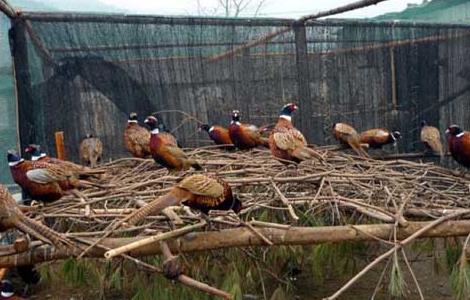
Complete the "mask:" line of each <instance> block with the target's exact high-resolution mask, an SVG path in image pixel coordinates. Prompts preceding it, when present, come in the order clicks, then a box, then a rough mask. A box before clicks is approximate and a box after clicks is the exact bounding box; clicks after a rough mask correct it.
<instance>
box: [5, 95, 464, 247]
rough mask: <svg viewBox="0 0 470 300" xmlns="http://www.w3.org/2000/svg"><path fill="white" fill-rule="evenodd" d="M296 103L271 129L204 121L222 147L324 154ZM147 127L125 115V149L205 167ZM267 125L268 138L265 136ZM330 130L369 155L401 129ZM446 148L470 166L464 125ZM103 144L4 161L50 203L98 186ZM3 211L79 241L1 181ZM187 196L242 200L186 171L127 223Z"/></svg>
mask: <svg viewBox="0 0 470 300" xmlns="http://www.w3.org/2000/svg"><path fill="white" fill-rule="evenodd" d="M297 109H298V107H297V106H296V105H295V104H292V103H289V104H286V105H285V106H284V107H283V108H282V110H281V113H280V116H279V119H278V121H277V124H276V125H275V126H274V127H273V128H268V127H264V128H258V127H256V126H254V125H251V124H246V123H241V121H240V112H239V111H237V110H234V111H233V112H232V121H231V123H230V125H229V127H228V128H224V127H222V126H216V125H207V124H203V125H200V126H199V129H200V130H205V131H207V133H208V134H209V137H210V138H211V139H212V140H213V141H214V142H215V143H216V144H218V145H224V146H223V147H225V148H226V149H233V148H237V149H240V150H247V149H252V148H255V147H257V146H264V147H268V148H269V149H270V150H271V153H272V155H273V156H274V157H275V158H276V159H278V160H279V161H281V162H283V163H289V164H290V163H300V162H301V161H303V160H308V159H316V160H320V161H322V160H323V157H322V156H321V155H320V154H319V153H318V152H317V151H315V150H314V149H312V148H309V147H308V145H307V141H306V139H305V137H304V136H303V134H302V133H301V132H300V131H299V130H297V129H296V128H295V127H294V126H293V125H292V122H291V119H292V114H293V113H294V112H295V111H296V110H297ZM145 124H147V126H148V127H149V128H150V130H148V129H147V128H145V127H143V126H140V125H139V124H138V120H137V114H136V113H131V114H129V119H128V124H127V127H126V129H125V132H124V144H125V146H126V148H127V150H128V151H129V152H130V153H131V154H132V155H133V156H134V157H139V158H147V157H152V158H153V159H154V160H155V162H157V163H158V164H160V165H162V166H164V167H166V168H167V169H168V170H169V171H170V172H174V171H180V170H187V169H189V168H191V167H192V168H194V169H195V170H202V168H201V166H200V165H199V164H198V162H197V161H196V160H194V159H191V158H190V157H188V156H187V154H186V153H185V152H184V151H183V150H182V149H181V148H180V147H179V146H178V143H177V140H176V138H175V137H174V136H173V135H172V134H171V133H169V132H165V131H163V130H161V126H160V123H159V122H158V119H157V118H156V117H155V116H149V117H147V118H146V119H145ZM268 132H269V137H265V136H264V135H265V134H266V133H268ZM332 133H333V135H334V137H335V138H336V139H337V140H338V141H340V142H341V143H342V144H344V145H346V146H347V147H350V148H352V149H353V150H354V151H355V152H356V153H357V154H358V155H359V156H361V157H368V154H367V152H366V150H365V149H364V148H363V147H364V145H365V144H367V145H368V147H369V148H381V147H382V146H383V145H386V144H395V142H396V141H397V140H398V139H399V138H400V132H398V131H394V132H391V131H389V130H386V129H382V128H379V129H370V130H367V131H365V132H363V133H361V134H359V133H357V131H356V130H355V129H354V128H353V127H351V126H350V125H348V124H345V123H336V124H334V125H333V126H332ZM446 137H447V143H448V146H449V151H450V153H451V154H452V156H453V158H454V159H455V160H456V161H457V162H459V163H460V164H462V165H464V166H466V167H470V132H464V131H462V130H461V129H460V128H459V127H458V126H456V125H452V126H450V127H449V128H448V129H447V130H446ZM421 141H422V142H423V143H424V144H425V145H426V146H427V147H428V148H430V149H431V150H432V151H434V152H435V153H437V154H439V155H440V156H441V157H442V156H443V155H444V152H445V151H444V148H443V146H442V143H441V140H440V134H439V130H438V129H437V128H435V127H432V126H428V125H427V124H426V123H424V122H423V124H422V129H421ZM102 149H103V146H102V144H101V142H100V141H99V139H97V138H94V137H91V136H87V138H86V139H85V140H84V141H82V143H81V145H80V156H81V158H82V160H83V161H86V162H88V163H89V164H90V165H91V168H90V167H86V166H82V165H78V164H75V163H72V162H69V161H64V160H60V159H56V158H52V157H49V156H47V155H46V154H44V153H41V150H40V147H39V146H38V145H30V146H28V148H27V149H25V152H27V153H30V154H31V159H30V160H26V159H24V158H21V156H20V155H18V154H17V152H16V151H12V150H10V151H8V157H7V158H8V163H9V166H10V171H11V175H12V177H13V179H14V181H15V182H16V183H17V184H18V185H20V186H21V187H22V189H23V191H24V192H25V193H26V194H28V195H29V196H30V197H31V198H32V199H34V200H39V201H44V202H52V201H56V200H58V199H60V198H62V197H63V196H64V195H66V194H69V193H77V195H78V196H79V192H78V191H77V188H79V187H85V186H98V187H99V186H100V185H99V183H98V181H95V179H98V180H99V178H100V175H101V174H102V173H103V171H102V170H99V169H93V167H95V166H96V164H97V161H98V160H99V158H100V156H101V152H102ZM0 200H1V201H0V203H1V204H0V205H2V206H3V207H1V209H0V211H1V218H0V220H1V221H0V229H1V230H3V231H4V230H7V229H10V228H17V229H19V230H21V231H23V232H25V233H28V234H30V235H32V236H34V237H36V238H37V239H39V240H41V241H44V242H45V243H48V244H52V245H54V246H56V247H59V248H63V247H68V248H69V247H72V248H75V247H77V246H76V245H75V244H74V243H72V242H70V241H69V240H68V239H67V238H65V237H64V236H63V235H62V234H60V233H57V232H55V231H53V230H52V229H50V228H48V227H46V226H44V225H43V224H41V223H39V222H37V221H34V220H33V219H31V218H29V217H27V216H25V215H24V214H23V212H22V210H21V209H20V207H19V206H17V205H16V202H15V200H14V199H13V198H12V196H11V195H10V194H9V192H8V190H7V189H6V187H5V186H3V185H0ZM179 203H184V204H185V205H187V206H189V207H191V208H194V209H197V210H200V211H201V212H202V213H203V216H206V215H207V214H208V212H209V210H214V209H215V210H233V211H234V212H235V213H238V212H239V211H240V210H241V208H242V204H241V202H240V200H239V199H237V197H235V195H233V194H232V190H231V188H230V186H229V185H228V184H227V183H226V182H224V181H223V180H222V179H220V178H218V177H216V176H215V175H212V174H205V173H203V172H199V173H196V174H193V175H188V176H186V177H184V178H183V179H182V180H181V181H179V182H178V183H177V184H176V185H175V186H174V187H173V188H172V189H171V190H170V192H169V193H167V194H166V195H164V196H162V197H159V198H157V199H155V200H153V201H151V202H150V203H149V204H148V205H146V206H144V207H142V208H139V209H137V210H135V211H134V212H133V213H131V214H129V215H128V216H127V217H126V218H125V220H126V223H127V224H135V223H137V222H139V221H140V220H142V219H143V218H145V216H147V215H149V214H157V213H159V212H160V211H161V210H163V209H164V208H166V207H168V206H171V205H176V204H179Z"/></svg>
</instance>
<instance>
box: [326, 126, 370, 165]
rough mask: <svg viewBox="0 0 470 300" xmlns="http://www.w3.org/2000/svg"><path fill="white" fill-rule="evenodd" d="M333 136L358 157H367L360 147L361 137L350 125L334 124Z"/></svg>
mask: <svg viewBox="0 0 470 300" xmlns="http://www.w3.org/2000/svg"><path fill="white" fill-rule="evenodd" d="M332 132H333V136H334V137H335V138H336V139H337V140H338V141H339V142H341V144H343V145H346V146H349V147H351V148H352V149H353V150H354V151H355V152H356V153H357V154H358V155H359V156H362V157H369V155H368V154H367V152H366V151H365V150H364V149H362V147H361V137H360V136H359V134H358V133H357V131H356V129H354V128H353V127H352V126H351V125H348V124H346V123H335V124H333V126H332Z"/></svg>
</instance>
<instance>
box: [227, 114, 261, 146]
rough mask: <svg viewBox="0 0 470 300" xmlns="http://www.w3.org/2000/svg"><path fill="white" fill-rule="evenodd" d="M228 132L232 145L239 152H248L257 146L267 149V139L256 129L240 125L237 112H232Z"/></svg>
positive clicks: (249, 125)
mask: <svg viewBox="0 0 470 300" xmlns="http://www.w3.org/2000/svg"><path fill="white" fill-rule="evenodd" d="M228 131H229V135H230V139H231V140H232V141H233V144H234V145H235V147H237V148H238V149H240V150H248V149H252V148H255V147H257V146H265V147H267V148H269V142H268V139H266V138H263V137H262V136H261V132H260V129H259V128H258V127H256V126H255V125H252V124H245V123H240V112H239V111H238V110H234V111H232V121H231V122H230V126H229V127H228Z"/></svg>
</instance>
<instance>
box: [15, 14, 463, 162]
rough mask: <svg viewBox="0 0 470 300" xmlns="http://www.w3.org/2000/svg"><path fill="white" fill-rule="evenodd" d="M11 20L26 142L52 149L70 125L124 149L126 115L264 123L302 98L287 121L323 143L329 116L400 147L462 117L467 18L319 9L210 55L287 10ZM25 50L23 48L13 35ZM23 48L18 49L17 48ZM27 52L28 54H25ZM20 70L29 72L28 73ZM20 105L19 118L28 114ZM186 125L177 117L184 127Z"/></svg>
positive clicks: (71, 137) (273, 23) (110, 152)
mask: <svg viewBox="0 0 470 300" xmlns="http://www.w3.org/2000/svg"><path fill="white" fill-rule="evenodd" d="M25 18H26V19H27V20H29V21H30V22H31V26H32V30H31V31H32V33H25V34H24V35H25V36H26V39H25V41H26V42H25V43H23V42H22V41H21V34H20V33H21V32H24V24H23V23H19V24H18V26H17V27H16V29H17V30H16V32H17V33H18V34H17V38H16V39H15V43H17V44H18V49H17V51H18V55H19V56H21V59H20V57H18V58H17V59H18V60H19V64H20V65H19V66H17V68H18V71H19V73H20V74H23V75H24V76H20V77H19V78H20V79H21V80H20V81H19V84H20V86H21V90H22V91H23V94H21V95H20V101H21V105H20V116H21V120H22V122H20V128H21V136H22V143H23V144H26V143H30V142H36V143H41V144H44V145H45V146H46V147H45V148H46V150H47V151H49V152H53V149H54V147H53V145H54V140H53V133H54V131H57V130H63V131H65V137H66V144H67V150H68V152H69V154H70V156H71V157H72V158H76V155H77V152H76V151H77V150H76V149H77V145H78V143H79V141H80V139H81V138H82V137H83V136H85V134H86V133H88V132H92V133H94V134H95V135H97V136H99V137H101V138H102V139H103V141H104V143H105V145H106V149H105V151H106V157H113V158H115V157H119V156H123V155H126V152H125V151H124V148H123V146H122V132H123V129H124V126H125V125H126V115H127V114H128V112H130V111H137V112H138V113H139V114H140V115H141V116H142V118H143V117H145V115H147V114H149V113H150V112H154V111H159V110H181V111H185V112H187V113H189V114H192V115H193V116H195V117H197V118H198V119H200V120H202V121H205V122H207V121H209V122H213V123H219V124H228V123H229V120H230V116H229V114H230V111H231V110H232V109H235V108H236V109H240V110H241V111H242V112H243V119H244V120H248V121H250V122H253V123H256V124H266V123H270V122H273V121H274V120H275V119H276V117H277V113H278V110H279V107H280V106H281V105H282V104H283V103H285V102H287V101H295V102H297V103H299V104H300V107H301V110H300V112H299V114H298V115H297V116H296V117H295V123H296V125H297V126H298V127H299V128H300V129H301V130H302V131H303V132H304V133H305V135H306V136H307V138H308V139H309V141H310V142H312V143H315V144H325V143H328V142H331V140H330V134H329V128H330V126H331V124H332V123H333V122H337V121H344V122H349V123H352V124H353V125H354V126H355V127H357V129H358V130H364V129H367V128H371V127H379V126H380V127H388V128H390V129H400V130H401V131H402V132H403V136H404V140H403V142H402V143H401V146H400V147H401V150H402V151H413V150H416V149H419V147H418V146H417V143H416V141H417V140H418V133H419V123H420V122H421V120H422V119H426V120H427V121H428V122H429V123H432V124H435V125H437V126H439V127H440V128H441V130H444V129H445V128H446V127H447V126H448V125H449V124H451V123H459V124H460V125H462V126H463V127H466V128H468V127H469V126H470V124H469V120H468V118H466V116H467V112H468V109H469V104H468V100H467V99H468V91H469V87H470V86H469V82H468V79H469V78H470V77H469V76H468V75H467V74H468V70H469V63H468V62H467V61H468V60H466V59H465V57H466V55H467V53H468V50H469V47H470V43H469V39H468V36H469V33H470V31H469V27H466V26H458V25H445V24H434V25H429V24H407V23H394V22H383V23H377V22H360V21H345V20H326V21H318V22H313V23H309V24H308V25H307V26H306V27H305V28H304V27H302V26H294V27H293V29H292V30H290V31H289V32H288V33H285V34H282V35H279V36H277V37H276V38H275V39H273V40H271V41H269V42H268V43H266V44H263V45H260V46H256V47H252V48H249V49H245V50H243V51H241V52H239V53H238V54H237V55H235V56H230V57H227V58H224V59H220V60H217V61H211V60H210V59H209V58H210V57H211V56H213V55H216V54H220V53H224V52H226V51H230V50H232V49H234V48H236V47H238V46H240V45H243V44H245V43H247V42H249V41H250V40H253V39H255V38H256V37H260V36H262V35H264V34H267V33H269V32H272V31H274V30H278V29H283V28H286V26H289V24H290V22H289V21H287V20H270V19H266V20H264V19H254V20H247V19H200V18H199V19H198V18H163V17H146V16H142V17H137V16H119V15H113V16H106V15H80V14H78V15H77V14H27V13H26V14H25ZM22 45H23V46H24V47H23V48H24V49H25V50H26V51H21V49H23V48H21V46H22ZM26 52H27V53H26ZM24 57H27V59H23V58H24ZM23 79H24V80H23ZM23 116H24V117H23ZM161 116H162V118H163V120H164V121H165V122H166V125H167V126H168V127H169V128H172V129H176V132H175V133H176V135H177V136H178V138H179V139H180V141H181V143H182V144H183V145H186V146H195V145H202V144H203V143H204V142H205V141H204V139H206V136H205V135H202V134H198V133H197V132H196V124H195V123H191V122H186V121H187V120H185V116H184V115H182V114H177V113H165V114H162V115H161ZM180 125H182V126H180Z"/></svg>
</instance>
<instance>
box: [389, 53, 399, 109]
mask: <svg viewBox="0 0 470 300" xmlns="http://www.w3.org/2000/svg"><path fill="white" fill-rule="evenodd" d="M394 49H395V47H390V70H391V77H392V109H393V110H398V100H397V72H396V68H395V53H394V51H393V50H394Z"/></svg>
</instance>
